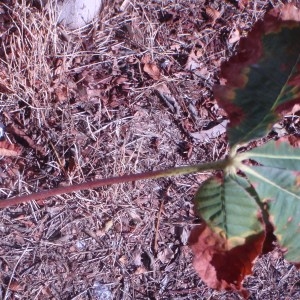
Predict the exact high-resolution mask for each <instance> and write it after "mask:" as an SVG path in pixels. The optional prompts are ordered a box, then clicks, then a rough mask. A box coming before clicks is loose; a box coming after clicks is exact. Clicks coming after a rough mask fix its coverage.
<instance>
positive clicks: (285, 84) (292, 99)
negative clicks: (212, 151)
mask: <svg viewBox="0 0 300 300" xmlns="http://www.w3.org/2000/svg"><path fill="white" fill-rule="evenodd" d="M272 13H273V15H272ZM272 13H270V14H268V15H266V17H265V19H264V20H263V21H259V22H257V23H256V25H255V26H254V27H253V30H252V31H251V32H250V33H249V35H248V37H246V38H242V39H241V41H240V47H239V51H238V53H237V55H235V56H233V57H232V58H230V59H229V61H228V62H225V63H224V64H223V65H222V68H221V77H223V78H224V79H226V81H227V82H226V86H220V85H217V86H215V87H214V93H215V96H216V98H217V100H218V102H219V104H220V105H221V106H222V107H223V108H224V109H225V110H226V112H227V113H228V116H229V119H230V125H229V130H228V137H229V143H230V144H231V145H235V144H238V143H243V142H248V141H250V140H252V139H255V138H259V137H262V136H264V135H265V134H266V133H267V132H268V130H269V129H270V128H271V126H272V125H273V124H274V122H276V120H277V119H278V118H279V117H280V113H281V112H282V111H283V110H286V109H289V108H291V107H292V106H293V105H294V104H295V103H299V102H300V62H299V53H300V38H299V36H300V23H299V22H297V21H283V20H281V19H279V18H278V17H277V15H276V14H275V13H274V12H272ZM274 14H275V16H274ZM294 14H295V13H290V14H288V13H287V12H285V16H286V15H289V18H290V19H292V18H293V16H294ZM286 18H288V17H286Z"/></svg>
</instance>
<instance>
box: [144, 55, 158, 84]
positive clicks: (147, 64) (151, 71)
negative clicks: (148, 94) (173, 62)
mask: <svg viewBox="0 0 300 300" xmlns="http://www.w3.org/2000/svg"><path fill="white" fill-rule="evenodd" d="M141 62H142V63H143V64H144V67H143V70H144V72H145V73H147V74H148V75H149V76H150V77H151V78H153V79H154V80H159V79H160V70H159V68H158V67H157V65H156V64H155V63H154V62H152V61H151V58H150V54H145V55H144V57H143V58H142V60H141Z"/></svg>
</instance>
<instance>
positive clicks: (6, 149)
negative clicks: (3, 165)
mask: <svg viewBox="0 0 300 300" xmlns="http://www.w3.org/2000/svg"><path fill="white" fill-rule="evenodd" d="M21 152H22V149H21V147H19V146H18V145H15V144H10V143H9V142H8V141H0V155H1V156H18V155H20V154H21Z"/></svg>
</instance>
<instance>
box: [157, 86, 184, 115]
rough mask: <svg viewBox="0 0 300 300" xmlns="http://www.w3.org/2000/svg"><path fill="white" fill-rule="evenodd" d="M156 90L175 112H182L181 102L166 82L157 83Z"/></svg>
mask: <svg viewBox="0 0 300 300" xmlns="http://www.w3.org/2000/svg"><path fill="white" fill-rule="evenodd" d="M155 91H156V92H157V94H158V96H159V97H160V98H161V99H162V100H163V101H164V103H165V104H166V105H167V106H168V107H169V109H170V110H171V111H172V112H173V113H175V114H177V113H179V112H180V106H179V104H178V103H177V101H176V99H175V98H174V97H173V95H172V93H171V91H170V89H169V88H168V86H167V85H166V84H165V83H162V84H159V85H157V86H156V87H155Z"/></svg>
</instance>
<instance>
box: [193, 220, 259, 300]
mask: <svg viewBox="0 0 300 300" xmlns="http://www.w3.org/2000/svg"><path fill="white" fill-rule="evenodd" d="M264 238H265V234H264V232H261V233H259V234H256V235H252V236H249V237H248V238H247V239H246V241H245V243H244V244H243V245H240V246H237V247H235V248H232V249H230V250H227V249H228V247H227V246H228V245H227V241H226V240H225V239H224V238H223V237H222V236H220V235H219V234H217V233H215V232H213V231H212V230H211V229H210V228H209V227H208V226H207V225H206V224H205V223H204V224H202V225H199V226H196V227H195V228H194V229H193V230H192V232H191V235H190V239H189V244H190V247H191V248H192V251H193V253H194V262H193V265H194V268H195V269H196V271H197V272H198V274H199V275H200V277H201V278H202V280H203V281H204V282H205V283H206V284H207V285H208V286H209V287H211V288H214V289H218V290H221V289H222V290H237V291H239V292H240V293H242V294H243V295H244V296H245V297H246V296H247V294H246V293H247V292H246V291H245V290H244V289H243V288H242V282H243V279H244V277H245V276H246V275H248V274H251V272H252V271H251V270H252V265H253V261H254V260H255V259H256V258H257V257H258V256H259V255H260V254H261V253H262V247H263V243H264Z"/></svg>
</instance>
